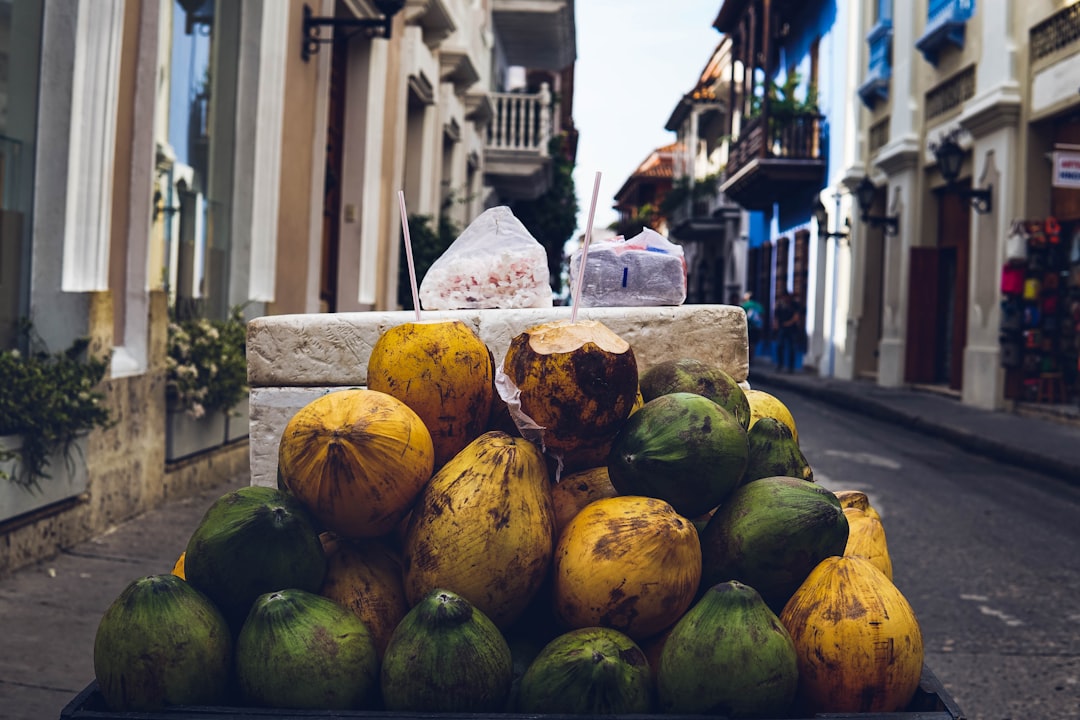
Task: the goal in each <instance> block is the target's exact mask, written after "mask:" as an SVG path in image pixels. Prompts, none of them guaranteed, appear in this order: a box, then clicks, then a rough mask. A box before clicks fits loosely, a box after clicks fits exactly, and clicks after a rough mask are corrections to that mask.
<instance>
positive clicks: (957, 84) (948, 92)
mask: <svg viewBox="0 0 1080 720" xmlns="http://www.w3.org/2000/svg"><path fill="white" fill-rule="evenodd" d="M973 97H975V66H974V65H969V66H967V67H966V68H964V69H963V70H961V71H960V72H958V73H956V74H954V75H953V76H952V77H950V78H948V79H947V80H945V81H944V82H941V83H938V84H937V85H936V86H934V87H933V88H931V89H930V90H929V91H928V92H927V93H926V102H925V103H924V117H925V119H926V120H927V121H930V120H933V119H935V118H938V117H941V116H943V115H947V114H948V113H950V112H952V111H953V110H956V109H957V108H959V107H960V106H962V105H963V104H964V102H965V101H967V100H970V99H971V98H973Z"/></svg>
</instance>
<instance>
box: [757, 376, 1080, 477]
mask: <svg viewBox="0 0 1080 720" xmlns="http://www.w3.org/2000/svg"><path fill="white" fill-rule="evenodd" d="M749 381H750V386H751V387H758V386H760V387H761V388H762V389H765V390H768V389H769V388H776V389H777V390H778V391H779V390H780V389H783V390H792V391H794V392H798V393H801V394H804V395H807V396H809V397H813V398H815V399H817V400H820V401H822V402H827V403H830V404H832V405H836V406H839V407H842V408H845V409H848V410H852V411H855V412H859V413H863V414H865V415H868V416H870V417H874V418H877V419H879V420H883V421H885V422H893V423H897V424H899V425H902V426H904V427H906V428H907V429H909V430H915V431H918V432H923V433H926V434H928V435H933V436H935V437H938V438H941V439H943V440H945V441H947V442H951V443H953V444H954V445H957V446H958V447H960V448H963V449H964V450H967V451H969V452H972V453H975V454H979V455H983V456H985V457H988V458H992V459H994V460H996V461H998V462H1002V463H1007V464H1010V465H1016V466H1018V467H1022V468H1025V469H1027V470H1034V471H1036V472H1040V473H1043V474H1045V475H1050V476H1052V477H1056V478H1058V479H1061V480H1064V481H1066V482H1070V483H1077V484H1080V409H1078V408H1076V407H1075V406H1073V407H1068V406H1047V405H1042V406H1039V405H1033V404H1028V403H1023V404H1021V405H1020V406H1019V407H1018V408H1017V410H1015V411H1013V412H1008V411H990V410H982V409H980V408H975V407H972V406H970V405H964V404H963V403H961V402H960V401H959V400H958V399H956V398H953V397H950V396H948V395H944V394H940V393H934V392H928V391H921V390H917V389H911V388H885V387H880V386H878V385H877V384H875V383H873V382H871V381H868V380H855V381H850V380H837V379H834V378H822V377H819V376H817V375H815V374H812V373H811V372H798V371H797V372H794V373H780V372H777V370H776V367H775V366H774V365H773V364H772V363H771V362H770V361H769V360H766V359H755V360H754V361H753V363H752V364H751V366H750V377H749Z"/></svg>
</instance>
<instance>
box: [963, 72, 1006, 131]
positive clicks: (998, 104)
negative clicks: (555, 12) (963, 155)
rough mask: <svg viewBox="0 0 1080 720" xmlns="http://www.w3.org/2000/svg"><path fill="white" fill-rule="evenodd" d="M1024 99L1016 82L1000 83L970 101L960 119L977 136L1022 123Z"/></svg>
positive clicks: (965, 127) (964, 126) (966, 128)
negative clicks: (1021, 115) (1021, 112)
mask: <svg viewBox="0 0 1080 720" xmlns="http://www.w3.org/2000/svg"><path fill="white" fill-rule="evenodd" d="M1021 103H1022V99H1021V96H1020V87H1019V85H1017V84H1015V83H1011V84H1009V85H1000V86H998V87H996V88H994V89H992V90H991V91H990V92H988V93H986V94H985V95H982V96H980V97H979V98H977V99H976V100H974V101H973V102H970V103H968V105H967V107H965V108H964V112H963V113H962V114H961V115H960V117H959V118H958V121H959V123H960V125H961V127H963V128H964V129H965V130H967V131H968V132H970V133H971V134H972V135H973V136H974V137H975V138H980V137H984V136H986V135H989V134H990V133H992V132H994V131H996V130H1000V129H1001V128H1005V127H1017V126H1018V125H1019V123H1020V111H1021Z"/></svg>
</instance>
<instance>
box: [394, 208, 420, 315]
mask: <svg viewBox="0 0 1080 720" xmlns="http://www.w3.org/2000/svg"><path fill="white" fill-rule="evenodd" d="M397 199H398V207H399V208H400V209H401V232H402V234H403V235H404V236H405V259H406V260H407V261H408V262H409V283H410V284H411V285H412V304H413V310H415V311H416V321H417V322H420V292H419V291H418V290H417V289H416V266H415V265H413V259H412V240H410V239H409V216H408V215H407V214H406V212H405V191H404V190H398V194H397Z"/></svg>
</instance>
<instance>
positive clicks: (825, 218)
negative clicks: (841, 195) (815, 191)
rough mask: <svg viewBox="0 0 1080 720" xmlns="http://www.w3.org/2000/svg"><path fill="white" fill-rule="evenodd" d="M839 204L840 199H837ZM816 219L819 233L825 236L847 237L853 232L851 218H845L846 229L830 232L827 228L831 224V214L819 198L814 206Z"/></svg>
mask: <svg viewBox="0 0 1080 720" xmlns="http://www.w3.org/2000/svg"><path fill="white" fill-rule="evenodd" d="M837 205H838V206H839V199H838V200H837ZM814 219H815V220H817V226H818V235H819V236H820V237H823V238H838V239H839V238H846V237H847V236H848V235H850V234H851V218H844V229H843V230H838V231H836V232H829V231H828V230H826V228H827V227H828V226H829V214H828V212H827V211H826V210H825V206H824V205H822V204H821V201H820V200H819V201H818V202H817V204H816V205H815V206H814Z"/></svg>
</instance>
